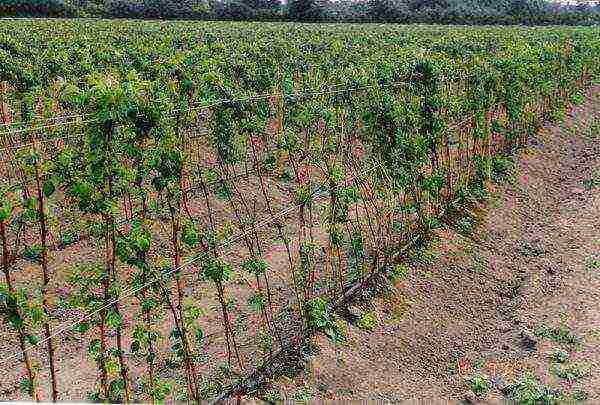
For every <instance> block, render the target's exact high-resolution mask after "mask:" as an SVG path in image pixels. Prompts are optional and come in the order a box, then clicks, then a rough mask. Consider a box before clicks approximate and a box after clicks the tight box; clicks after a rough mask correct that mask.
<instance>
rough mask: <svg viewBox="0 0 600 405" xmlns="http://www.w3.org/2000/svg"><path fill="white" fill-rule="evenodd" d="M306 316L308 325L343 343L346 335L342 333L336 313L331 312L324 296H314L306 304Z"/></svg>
mask: <svg viewBox="0 0 600 405" xmlns="http://www.w3.org/2000/svg"><path fill="white" fill-rule="evenodd" d="M305 311H306V312H305V317H306V320H307V324H308V327H309V328H311V329H313V330H317V331H320V332H322V333H324V334H325V335H326V336H327V337H329V338H330V339H331V340H332V341H334V342H336V343H343V342H344V341H345V336H344V335H343V334H342V333H341V331H340V329H339V325H338V324H337V323H336V322H335V319H334V315H333V314H332V313H331V312H330V310H329V307H328V303H327V301H325V300H324V299H323V298H318V297H317V298H313V299H312V300H310V301H308V302H307V303H306V306H305Z"/></svg>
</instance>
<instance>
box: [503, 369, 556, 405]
mask: <svg viewBox="0 0 600 405" xmlns="http://www.w3.org/2000/svg"><path fill="white" fill-rule="evenodd" d="M504 392H505V394H506V396H507V397H508V399H510V400H511V401H514V402H516V403H517V404H523V405H536V404H558V403H559V402H561V401H564V400H565V395H564V394H563V393H562V392H560V391H558V390H553V389H551V388H550V387H547V386H546V385H544V384H542V382H540V380H539V379H538V378H537V377H536V376H535V375H533V374H532V373H530V372H525V373H523V375H522V376H521V377H520V378H519V379H518V380H517V381H515V382H514V383H513V384H511V385H509V386H508V387H507V388H506V389H505V390H504Z"/></svg>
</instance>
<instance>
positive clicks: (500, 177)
mask: <svg viewBox="0 0 600 405" xmlns="http://www.w3.org/2000/svg"><path fill="white" fill-rule="evenodd" d="M513 167H514V163H513V161H512V159H511V158H510V157H507V156H496V157H494V158H493V159H492V181H493V182H494V183H500V182H502V181H504V180H506V179H507V177H508V176H509V175H510V172H511V170H512V168H513Z"/></svg>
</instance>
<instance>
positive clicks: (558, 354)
mask: <svg viewBox="0 0 600 405" xmlns="http://www.w3.org/2000/svg"><path fill="white" fill-rule="evenodd" d="M548 357H549V358H550V359H551V360H552V361H555V362H557V363H564V362H566V361H567V360H569V352H567V351H566V350H562V349H554V350H552V351H551V352H550V354H549V355H548Z"/></svg>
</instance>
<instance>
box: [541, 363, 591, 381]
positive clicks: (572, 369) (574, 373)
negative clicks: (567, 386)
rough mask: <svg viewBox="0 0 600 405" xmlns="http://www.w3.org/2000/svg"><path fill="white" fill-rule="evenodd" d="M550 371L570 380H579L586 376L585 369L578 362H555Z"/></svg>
mask: <svg viewBox="0 0 600 405" xmlns="http://www.w3.org/2000/svg"><path fill="white" fill-rule="evenodd" d="M550 371H551V372H552V373H553V374H554V375H556V376H557V377H560V378H564V379H565V380H569V381H579V380H581V379H582V378H583V377H584V376H585V373H584V371H583V370H582V369H581V367H580V366H579V365H577V364H567V365H565V364H554V365H552V367H551V368H550Z"/></svg>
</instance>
